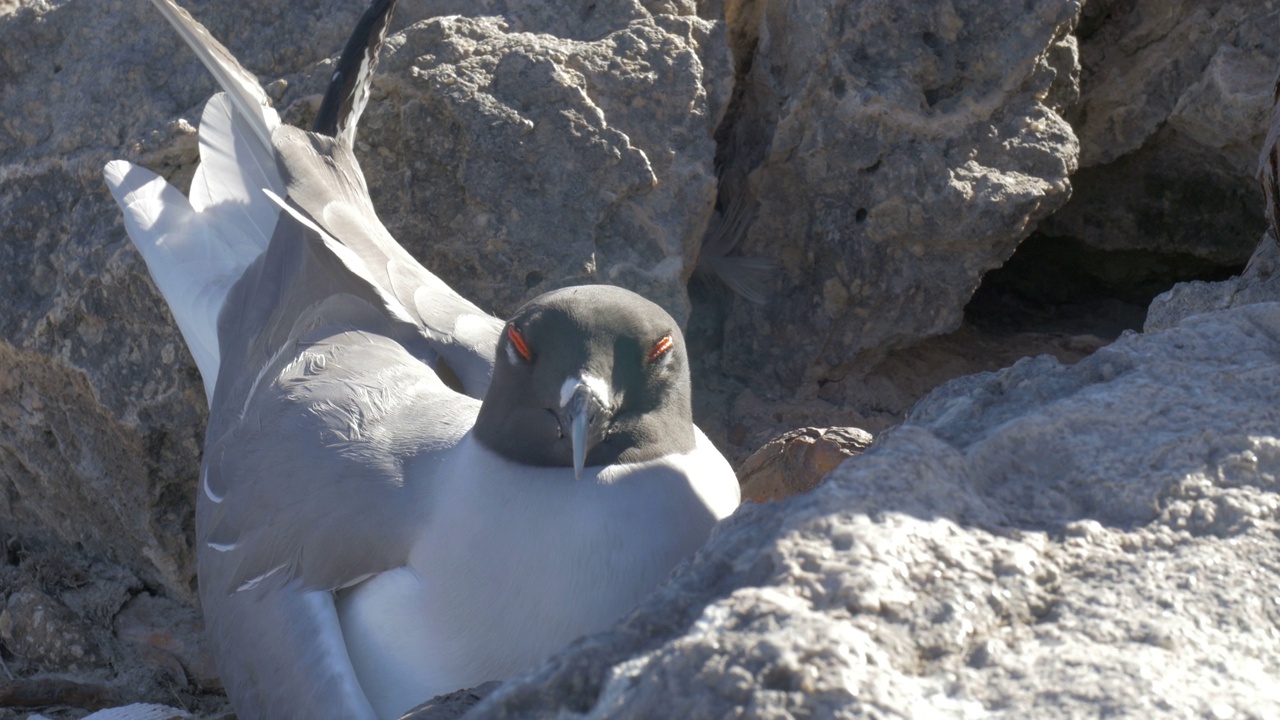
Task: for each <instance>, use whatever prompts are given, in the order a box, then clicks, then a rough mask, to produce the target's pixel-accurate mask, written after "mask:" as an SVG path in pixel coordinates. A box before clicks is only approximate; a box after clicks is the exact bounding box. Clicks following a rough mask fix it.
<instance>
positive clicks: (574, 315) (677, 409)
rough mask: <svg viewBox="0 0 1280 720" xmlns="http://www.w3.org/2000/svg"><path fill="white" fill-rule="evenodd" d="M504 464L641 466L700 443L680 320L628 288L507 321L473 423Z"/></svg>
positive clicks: (549, 298) (588, 290) (593, 293)
mask: <svg viewBox="0 0 1280 720" xmlns="http://www.w3.org/2000/svg"><path fill="white" fill-rule="evenodd" d="M475 435H476V437H477V439H479V440H480V442H482V443H484V444H485V445H486V446H487V447H489V448H490V449H492V450H494V451H496V452H497V453H499V454H501V455H503V456H504V457H507V458H508V459H511V460H514V461H517V462H521V463H525V464H529V465H542V466H563V467H572V468H574V471H575V474H576V475H578V476H579V477H581V475H582V469H583V468H584V467H594V466H603V465H609V464H612V463H615V462H641V461H644V460H650V459H653V458H657V457H660V456H663V455H667V454H669V453H675V452H685V451H688V450H691V449H692V448H693V446H694V431H693V416H692V409H691V401H690V385H689V360H688V356H687V355H686V353H685V347H684V337H683V335H681V333H680V328H679V327H678V326H677V325H676V323H675V320H673V319H672V318H671V316H670V315H669V314H667V312H666V311H664V310H663V309H662V308H660V307H658V306H657V305H655V304H654V303H652V302H650V301H648V300H646V299H644V298H642V297H640V296H639V295H636V294H635V293H633V292H631V291H629V290H624V289H622V288H618V287H613V286H609V285H584V286H578V287H571V288H564V289H561V290H555V291H552V292H549V293H546V294H544V295H540V296H539V297H537V298H534V299H533V300H531V301H530V302H529V303H528V304H526V305H525V306H524V307H522V308H520V309H519V310H518V311H517V312H516V314H515V315H514V316H513V317H512V318H511V320H510V321H508V322H507V324H506V327H505V328H504V329H503V334H502V337H501V338H500V339H499V341H498V353H497V358H496V359H495V362H494V370H493V380H492V382H491V383H490V385H489V390H488V393H487V394H486V395H485V398H484V404H483V405H482V406H481V408H480V415H479V417H478V418H477V419H476V425H475Z"/></svg>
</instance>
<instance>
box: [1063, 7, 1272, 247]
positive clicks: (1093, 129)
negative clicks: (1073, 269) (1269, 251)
mask: <svg viewBox="0 0 1280 720" xmlns="http://www.w3.org/2000/svg"><path fill="white" fill-rule="evenodd" d="M1277 12H1280V2H1277V1H1276V0H1208V1H1207V2H1202V1H1201V0H1172V1H1171V2H1130V1H1127V0H1090V1H1089V2H1087V3H1086V4H1085V6H1084V11H1083V15H1082V17H1081V20H1080V28H1079V31H1078V33H1077V36H1078V37H1079V39H1080V40H1079V46H1080V63H1081V66H1082V69H1081V77H1080V102H1079V103H1078V104H1076V105H1075V106H1073V107H1072V108H1071V109H1070V110H1069V111H1068V112H1067V119H1068V120H1070V122H1071V125H1072V127H1073V129H1074V130H1075V131H1076V134H1077V136H1078V137H1079V139H1080V168H1081V169H1080V171H1079V172H1078V173H1076V174H1075V175H1074V176H1073V177H1072V184H1073V186H1074V188H1075V192H1074V194H1073V195H1072V198H1071V201H1070V202H1069V203H1067V205H1066V206H1065V207H1063V208H1062V210H1061V211H1060V212H1058V213H1056V214H1055V215H1054V216H1053V218H1052V219H1050V220H1049V221H1047V222H1046V223H1044V224H1042V225H1041V227H1040V231H1041V232H1042V233H1044V234H1045V235H1047V236H1049V237H1053V238H1071V239H1075V240H1078V241H1081V242H1083V243H1085V244H1088V245H1090V246H1093V247H1099V248H1104V249H1108V250H1118V249H1126V250H1132V249H1142V250H1151V251H1156V252H1160V253H1168V254H1174V253H1176V254H1183V255H1188V256H1192V257H1196V258H1201V259H1204V260H1208V261H1212V262H1215V263H1218V264H1221V265H1232V266H1236V267H1238V266H1240V265H1243V264H1244V261H1245V260H1247V259H1248V258H1249V255H1250V253H1251V252H1252V251H1253V247H1254V244H1255V243H1256V240H1257V237H1258V235H1259V234H1260V233H1261V232H1262V228H1263V220H1262V212H1261V211H1262V206H1261V205H1260V204H1259V203H1258V202H1257V185H1256V183H1255V182H1254V180H1253V177H1254V171H1255V167H1256V163H1257V157H1258V148H1260V147H1261V146H1262V142H1263V139H1264V138H1265V137H1266V134H1267V122H1266V118H1267V117H1268V116H1269V114H1270V112H1271V107H1272V102H1271V90H1272V87H1273V79H1274V78H1275V77H1276V68H1277V67H1280V34H1278V33H1276V32H1275V24H1276V22H1275V18H1276V13H1277Z"/></svg>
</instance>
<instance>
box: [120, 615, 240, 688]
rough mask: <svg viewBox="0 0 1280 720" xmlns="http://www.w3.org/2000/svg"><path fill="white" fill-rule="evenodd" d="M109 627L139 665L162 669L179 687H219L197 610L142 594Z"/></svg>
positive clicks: (220, 683)
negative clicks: (137, 658)
mask: <svg viewBox="0 0 1280 720" xmlns="http://www.w3.org/2000/svg"><path fill="white" fill-rule="evenodd" d="M112 625H113V627H114V630H115V634H116V637H118V638H119V639H120V640H122V641H123V642H125V643H127V644H128V645H130V646H131V647H132V648H133V649H134V650H135V651H136V652H138V653H140V654H141V655H142V659H143V662H145V663H146V664H149V665H154V666H157V667H161V668H164V669H165V670H166V671H167V672H168V674H169V675H170V676H171V677H172V678H174V680H175V681H176V682H178V683H179V684H186V683H187V682H188V681H190V682H192V683H195V684H196V685H197V686H199V687H202V688H221V687H222V682H221V681H220V680H219V679H218V671H217V669H216V668H215V667H214V664H213V656H212V655H211V654H210V652H209V648H208V643H207V641H206V639H205V636H204V623H203V622H202V621H201V618H200V611H199V609H198V608H194V607H191V606H190V605H182V604H179V603H177V602H174V601H173V600H170V599H168V598H163V597H155V596H153V595H148V594H143V595H139V596H137V597H135V598H133V599H132V600H130V601H129V604H127V605H125V606H124V608H123V609H121V611H120V613H119V614H118V615H116V617H115V619H114V620H113V622H112Z"/></svg>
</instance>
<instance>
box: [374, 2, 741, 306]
mask: <svg viewBox="0 0 1280 720" xmlns="http://www.w3.org/2000/svg"><path fill="white" fill-rule="evenodd" d="M511 5H512V6H513V10H512V11H513V13H516V14H515V15H514V19H512V20H508V19H504V18H494V17H480V18H462V17H450V18H441V19H434V20H428V21H424V22H423V23H421V24H418V25H414V26H412V27H410V28H408V29H407V30H406V31H405V32H404V33H403V34H402V35H400V36H397V37H395V38H393V39H392V40H391V42H390V43H389V50H388V52H387V53H386V56H385V58H384V60H383V63H382V65H381V66H380V68H379V75H378V76H377V80H376V81H375V84H374V97H373V99H372V101H371V103H370V106H369V110H368V111H367V112H366V117H365V118H363V119H362V120H361V133H360V140H361V145H366V144H367V147H368V150H366V153H365V155H364V157H363V158H362V162H363V163H364V165H365V171H366V174H367V175H368V176H369V179H370V188H371V192H372V193H373V196H374V199H375V201H376V202H377V203H378V206H379V208H380V209H381V211H382V212H383V214H384V216H385V217H386V218H387V220H388V222H387V224H388V227H389V228H390V229H391V231H392V233H393V234H394V235H396V237H397V238H398V239H399V240H400V241H401V242H402V243H404V244H405V245H406V246H407V247H409V248H410V250H412V251H414V252H415V254H416V255H417V256H418V257H419V258H421V259H422V260H423V262H424V264H426V266H427V267H429V268H431V269H432V270H433V271H435V272H437V273H438V274H440V275H441V276H442V277H443V278H444V279H445V280H446V281H448V282H450V283H452V284H454V285H455V287H458V288H459V290H460V291H462V292H463V294H465V295H466V296H467V297H469V298H471V299H472V300H474V301H476V302H477V303H478V304H480V306H481V307H485V308H490V309H492V310H493V311H494V312H496V313H497V314H499V315H506V314H510V313H511V312H513V311H514V310H515V309H516V308H517V307H518V306H519V305H520V304H521V303H523V302H524V301H525V300H528V299H529V298H531V297H532V296H534V295H537V294H539V293H541V292H545V291H547V290H550V289H554V288H557V287H563V286H566V285H573V284H581V283H587V282H606V283H611V284H617V285H623V286H625V287H629V288H631V289H633V290H636V291H638V292H640V293H641V294H644V295H646V296H647V297H649V298H651V299H653V300H654V301H655V302H657V303H659V304H660V305H663V306H664V307H665V308H667V309H668V310H669V311H670V312H671V313H672V314H673V316H675V317H676V318H677V320H678V321H683V320H684V319H685V318H686V317H687V316H688V312H689V301H688V295H687V292H686V289H685V286H686V283H687V282H688V279H689V275H690V274H691V273H692V271H693V267H694V263H695V261H696V258H697V254H698V248H699V244H700V242H701V239H702V236H703V234H704V233H705V231H706V227H707V223H708V221H709V219H710V216H711V212H712V207H713V204H714V202H715V193H716V177H715V172H714V169H713V167H712V161H713V159H714V156H715V139H714V132H715V129H716V126H717V125H718V124H719V122H720V119H721V116H722V114H723V112H724V110H725V108H726V106H727V103H728V99H729V92H730V88H731V85H732V75H731V70H730V67H729V65H730V61H729V53H728V49H727V47H726V46H725V40H724V29H723V28H724V26H723V23H717V22H713V21H710V20H704V19H701V18H699V17H697V16H696V15H695V14H692V9H691V8H686V10H687V11H688V12H689V14H683V15H677V14H659V15H651V14H650V13H649V11H648V10H646V9H645V8H644V7H643V6H642V5H641V4H640V3H638V2H618V3H601V4H600V5H599V6H598V7H599V8H601V9H600V10H599V12H596V11H595V10H593V9H591V8H596V7H597V5H596V4H594V3H593V4H591V5H590V7H588V8H585V9H582V10H580V11H575V12H569V11H568V9H567V7H568V6H569V5H572V3H565V4H564V5H565V7H559V6H556V7H552V8H550V9H549V8H548V6H547V5H546V4H533V3H511ZM553 5H554V4H553ZM517 6H518V7H517ZM533 7H537V8H538V10H537V12H536V13H535V12H533V11H532V9H531V8H533ZM517 11H519V12H517ZM530 14H532V15H534V17H532V18H529V17H525V16H526V15H530ZM579 18H581V20H579ZM552 20H555V22H552ZM552 32H553V33H555V34H547V33H552ZM375 148H376V150H374V149H375Z"/></svg>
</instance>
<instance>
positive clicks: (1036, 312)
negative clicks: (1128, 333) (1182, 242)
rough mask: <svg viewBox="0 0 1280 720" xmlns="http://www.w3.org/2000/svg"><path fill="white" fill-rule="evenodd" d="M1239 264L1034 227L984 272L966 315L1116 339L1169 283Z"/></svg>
mask: <svg viewBox="0 0 1280 720" xmlns="http://www.w3.org/2000/svg"><path fill="white" fill-rule="evenodd" d="M1241 270H1243V266H1239V265H1223V264H1220V263H1215V262H1213V261H1210V260H1206V259H1204V258H1198V257H1195V256H1193V255H1189V254H1186V253H1168V252H1164V253H1162V252H1156V251H1151V250H1102V249H1099V248H1096V247H1092V246H1090V245H1086V244H1085V243H1083V242H1081V241H1080V240H1077V239H1074V238H1059V237H1049V236H1046V235H1042V234H1039V233H1036V234H1033V235H1032V236H1031V237H1029V238H1027V239H1026V240H1025V241H1024V242H1023V243H1022V245H1020V246H1019V247H1018V250H1017V252H1015V253H1014V254H1013V257H1011V258H1009V260H1008V262H1006V263H1005V264H1004V265H1003V266H1001V267H999V268H997V269H995V270H992V271H991V272H988V273H987V274H986V276H984V277H983V279H982V285H981V286H980V287H979V288H978V290H977V292H975V293H974V295H973V298H972V299H971V300H970V301H969V304H968V305H967V306H966V307H965V319H966V320H967V321H969V322H970V323H972V324H973V325H975V326H977V327H979V328H981V329H983V330H988V331H993V332H1051V333H1069V334H1088V335H1095V336H1097V337H1100V338H1104V339H1113V338H1115V337H1118V336H1119V335H1120V334H1121V333H1122V332H1124V331H1125V330H1141V329H1142V324H1143V321H1144V320H1145V319H1146V312H1147V306H1148V305H1150V304H1151V301H1152V300H1153V299H1154V298H1155V296H1156V295H1159V294H1160V293H1162V292H1164V291H1166V290H1168V289H1169V288H1171V287H1173V285H1174V284H1176V283H1180V282H1187V281H1190V280H1204V281H1219V280H1225V279H1227V278H1229V277H1231V276H1233V275H1237V274H1239V273H1240V271H1241Z"/></svg>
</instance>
